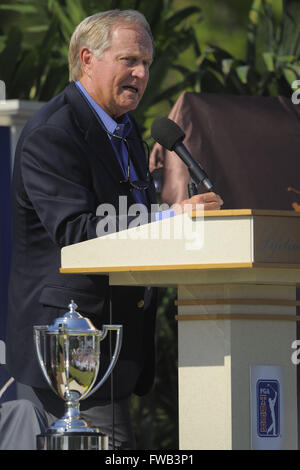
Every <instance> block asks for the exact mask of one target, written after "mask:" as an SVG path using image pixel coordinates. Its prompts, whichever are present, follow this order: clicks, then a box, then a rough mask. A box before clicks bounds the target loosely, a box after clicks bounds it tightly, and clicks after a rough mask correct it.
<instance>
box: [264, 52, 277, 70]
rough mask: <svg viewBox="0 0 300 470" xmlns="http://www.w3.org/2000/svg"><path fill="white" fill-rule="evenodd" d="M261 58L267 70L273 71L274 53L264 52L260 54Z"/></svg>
mask: <svg viewBox="0 0 300 470" xmlns="http://www.w3.org/2000/svg"><path fill="white" fill-rule="evenodd" d="M262 56H263V59H264V61H265V64H266V67H267V70H268V71H269V72H274V70H275V64H274V53H273V52H264V53H263V54H262Z"/></svg>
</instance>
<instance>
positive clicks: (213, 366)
mask: <svg viewBox="0 0 300 470" xmlns="http://www.w3.org/2000/svg"><path fill="white" fill-rule="evenodd" d="M223 277H224V279H223V281H222V282H220V283H218V284H208V285H180V286H179V288H178V316H177V319H178V341H179V347H178V350H179V358H178V361H179V364H178V365H179V378H178V380H179V422H180V429H179V445H180V449H217V450H225V449H233V450H236V449H251V448H252V449H255V448H261V449H270V448H271V449H276V448H279V449H280V448H281V449H297V444H298V441H297V393H296V391H297V384H296V365H294V364H293V362H292V360H291V355H292V353H293V349H291V348H292V343H293V341H294V340H295V339H296V287H295V285H280V284H276V285H271V284H270V282H266V283H265V284H264V283H260V284H256V283H243V282H240V283H237V282H236V280H235V281H234V282H235V283H233V282H232V283H230V277H231V273H230V271H228V273H227V274H224V276H223ZM257 369H259V370H263V371H264V373H263V374H266V376H264V375H263V376H262V377H261V381H260V382H259V381H258V377H255V374H256V370H257ZM274 370H275V371H276V373H277V375H278V374H279V375H280V377H279V378H278V377H274V376H273V375H274ZM263 379H265V380H266V381H269V382H268V384H269V385H270V384H271V385H272V383H273V382H274V384H275V385H276V386H277V389H276V390H277V392H278V396H277V395H276V401H277V403H276V409H275V414H276V416H275V417H274V416H273V417H274V420H275V421H276V423H275V422H274V426H275V424H276V426H277V429H275V434H274V427H273V428H272V429H270V435H269V436H268V435H267V431H268V429H267V428H266V426H267V425H268V426H269V424H268V423H270V419H271V418H272V417H271V416H267V413H269V414H270V410H268V409H267V408H268V401H267V400H268V399H269V398H270V399H273V398H274V397H275V392H274V393H273V391H272V387H271V388H269V389H268V387H267V384H265V392H264V393H266V398H264V399H263V401H262V398H261V397H259V395H257V393H259V392H258V390H257V386H256V384H258V383H264V382H263ZM272 380H273V382H272ZM275 385H274V387H273V388H274V389H275V388H276V387H275ZM279 389H280V396H279ZM259 400H260V401H259ZM262 406H265V410H263V409H262ZM263 411H265V412H266V415H265V416H264V414H263ZM263 419H265V421H266V423H265V426H264V427H263V424H264V423H263ZM258 426H260V431H259V428H258ZM258 434H259V435H258Z"/></svg>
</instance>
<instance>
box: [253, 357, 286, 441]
mask: <svg viewBox="0 0 300 470" xmlns="http://www.w3.org/2000/svg"><path fill="white" fill-rule="evenodd" d="M283 388H284V387H283V379H282V368H281V367H280V366H276V365H253V366H250V406H251V448H252V449H253V450H280V449H283V446H284V406H283V403H284V400H283Z"/></svg>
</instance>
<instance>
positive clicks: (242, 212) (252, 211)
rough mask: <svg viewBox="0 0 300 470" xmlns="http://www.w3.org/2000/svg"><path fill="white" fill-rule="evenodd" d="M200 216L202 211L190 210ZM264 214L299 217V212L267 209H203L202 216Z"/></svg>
mask: <svg viewBox="0 0 300 470" xmlns="http://www.w3.org/2000/svg"><path fill="white" fill-rule="evenodd" d="M197 214H199V215H200V216H201V215H202V212H201V211H199V212H197V211H192V213H191V216H192V217H197ZM247 215H252V216H266V217H268V216H269V217H275V216H278V217H300V212H296V211H287V210H267V209H225V210H219V211H205V212H204V217H205V218H208V217H240V216H247Z"/></svg>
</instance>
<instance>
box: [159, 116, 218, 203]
mask: <svg viewBox="0 0 300 470" xmlns="http://www.w3.org/2000/svg"><path fill="white" fill-rule="evenodd" d="M151 136H152V137H153V139H154V140H156V142H158V143H159V144H160V145H162V146H163V147H165V148H166V149H168V150H171V151H174V152H175V153H176V154H177V155H178V156H179V157H180V158H181V160H182V161H183V162H184V163H185V164H186V165H187V167H188V170H189V173H190V176H191V178H192V180H193V181H194V185H198V184H200V183H202V184H203V185H204V186H205V188H206V189H207V190H208V191H212V188H213V185H212V183H211V182H210V181H209V178H208V176H207V174H206V173H205V171H204V169H203V168H202V166H201V165H200V164H199V163H198V162H197V161H196V160H195V159H194V158H193V157H192V155H191V154H190V152H189V151H188V149H187V148H186V146H185V145H184V144H183V143H182V141H183V140H184V138H185V133H184V132H183V130H182V129H181V128H180V127H179V126H178V125H177V124H176V123H175V122H174V121H172V120H171V119H169V118H166V117H161V118H158V119H156V120H155V121H154V122H153V124H152V127H151ZM193 192H194V194H196V192H195V188H194V190H193Z"/></svg>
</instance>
